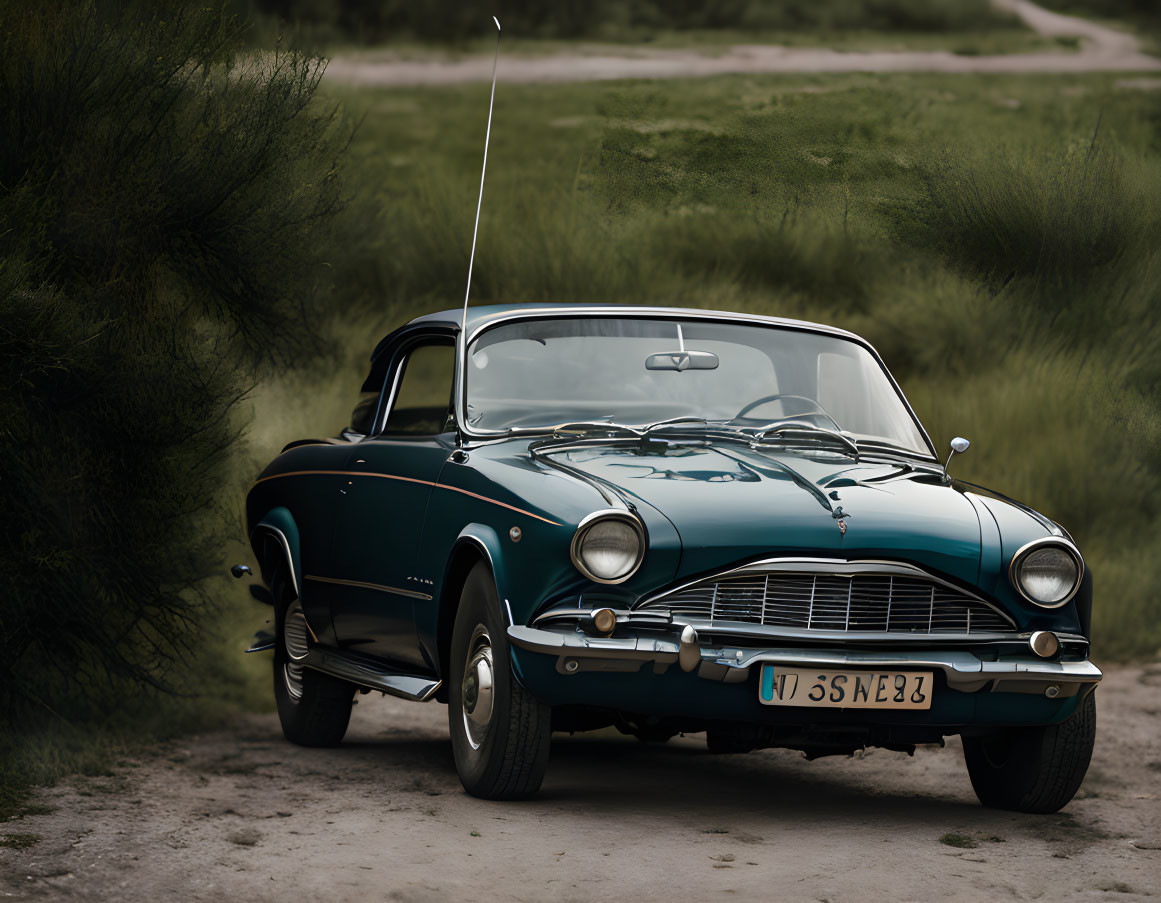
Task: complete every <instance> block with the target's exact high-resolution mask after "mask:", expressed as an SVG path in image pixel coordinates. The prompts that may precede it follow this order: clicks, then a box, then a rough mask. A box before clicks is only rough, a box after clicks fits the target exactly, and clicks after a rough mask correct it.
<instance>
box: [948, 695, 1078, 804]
mask: <svg viewBox="0 0 1161 903" xmlns="http://www.w3.org/2000/svg"><path fill="white" fill-rule="evenodd" d="M1095 739H1096V694H1095V693H1089V695H1088V696H1086V697H1085V698H1084V700H1083V701H1082V702H1081V704H1080V706H1079V708H1077V710H1076V712H1075V713H1074V714H1073V716H1072V717H1071V718H1069V719H1068V720H1067V721H1064V722H1062V723H1061V724H1053V725H1049V726H1047V727H1020V728H1009V729H1006V730H1002V731H997V732H995V733H994V734H990V735H987V736H984V737H964V738H963V757H964V761H965V762H966V763H967V770H968V776H969V777H970V778H971V782H972V787H973V788H974V789H975V792H976V796H977V797H979V800H980V802H981V803H983V804H984V805H985V806H988V807H990V808H992V809H1011V810H1014V811H1016V812H1037V813H1047V812H1056V811H1058V810H1059V809H1062V808H1063V807H1064V806H1066V805H1067V804H1068V802H1069V800H1071V799H1072V797H1073V796H1074V795H1075V794H1076V791H1077V790H1079V789H1080V784H1081V782H1082V781H1083V780H1084V775H1085V772H1086V771H1088V763H1089V760H1090V759H1091V758H1092V748H1093V743H1094V741H1095Z"/></svg>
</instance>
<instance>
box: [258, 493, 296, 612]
mask: <svg viewBox="0 0 1161 903" xmlns="http://www.w3.org/2000/svg"><path fill="white" fill-rule="evenodd" d="M250 547H251V548H252V549H253V550H254V554H255V555H256V556H257V558H258V564H259V567H261V569H262V582H263V583H265V584H266V585H267V586H270V571H271V568H272V567H273V566H274V564H275V562H279V563H283V564H285V565H286V566H287V568H288V570H289V571H290V580H291V583H292V584H293V587H294V594H295V595H296V596H299V597H301V596H302V564H301V562H302V555H301V553H300V550H299V538H298V524H297V523H295V521H294V515H292V514H291V513H290V510H289V509H288V508H271V509H270V510H269V511H267V512H266V515H265V516H264V517H263V518H262V520H260V521H258V523H257V524H256V525H255V526H254V529H253V530H251V531H250Z"/></svg>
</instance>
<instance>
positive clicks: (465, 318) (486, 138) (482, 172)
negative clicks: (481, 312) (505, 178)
mask: <svg viewBox="0 0 1161 903" xmlns="http://www.w3.org/2000/svg"><path fill="white" fill-rule="evenodd" d="M492 21H493V22H495V23H496V55H495V56H494V57H493V58H492V96H491V99H489V101H488V130H487V132H485V133H484V165H483V166H482V167H480V197H479V199H478V200H477V201H476V225H475V227H474V228H473V229H472V253H471V255H470V256H469V257H468V285H467V288H465V289H464V315H463V318H462V319H461V320H460V335H461V337H462V339H463V342H464V347H465V349H466V348H467V336H466V335H465V333H466V330H467V328H468V298H469V297H470V296H471V294H472V266H473V264H475V262H476V236H477V235H479V234H480V208H481V207H482V206H483V204H484V176H485V175H486V174H487V172H488V142H489V141H491V140H492V107H493V106H494V105H495V103H496V64H497V63H498V62H499V61H500V20H499V19H497V18H496V17H495V16H492Z"/></svg>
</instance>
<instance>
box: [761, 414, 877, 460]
mask: <svg viewBox="0 0 1161 903" xmlns="http://www.w3.org/2000/svg"><path fill="white" fill-rule="evenodd" d="M782 435H802V436H811V435H813V436H827V437H828V438H831V439H834V440H835V441H836V442H838V443H839V444H840V445H842V446H843V447H844V448H845V449H846V450H847V451H849V452H850V453H851V454H852V455H854V456H855V458H856V459H857V458H858V457H859V446H858V443H856V442H855V440H854V439H852V438H850V437H849V436H844V435H843V434H842V433H840V432H838V430H831V429H827V428H826V427H825V426H816V425H815V424H813V423H806V422H805V421H802V420H779V421H775V422H774V423H768V424H766V425H765V426H762V427H759V428H758V429H757V430H756V431H755V432H754V438H753V444H754V445H756V446H757V445H762V444H763V443H764V442H766V441H767V438H769V437H777V436H782Z"/></svg>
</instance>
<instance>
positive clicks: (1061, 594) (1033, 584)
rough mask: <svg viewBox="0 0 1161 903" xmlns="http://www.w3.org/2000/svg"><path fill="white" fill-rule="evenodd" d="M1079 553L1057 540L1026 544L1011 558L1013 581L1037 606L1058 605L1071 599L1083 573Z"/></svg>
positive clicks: (1053, 606)
mask: <svg viewBox="0 0 1161 903" xmlns="http://www.w3.org/2000/svg"><path fill="white" fill-rule="evenodd" d="M1081 568H1082V565H1081V563H1080V556H1079V555H1078V554H1077V553H1076V552H1075V551H1074V550H1072V549H1070V548H1069V547H1068V546H1066V545H1062V544H1059V543H1056V542H1049V543H1045V544H1040V543H1035V544H1032V545H1031V546H1030V547H1029V546H1025V547H1024V548H1023V549H1021V550H1020V551H1019V552H1017V553H1016V557H1015V558H1014V559H1013V560H1012V582H1013V583H1014V584H1015V586H1016V589H1018V590H1019V591H1020V593H1021V594H1022V595H1023V596H1024V597H1025V598H1026V599H1028V600H1029V601H1030V602H1034V603H1036V604H1037V605H1040V606H1043V607H1045V608H1057V607H1059V606H1061V605H1063V604H1064V603H1065V602H1067V601H1068V600H1069V599H1071V598H1072V596H1073V594H1074V593H1075V592H1076V590H1077V587H1079V586H1080V579H1081V576H1082V574H1083V572H1082V570H1081Z"/></svg>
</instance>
